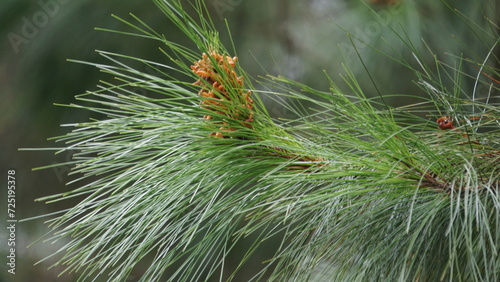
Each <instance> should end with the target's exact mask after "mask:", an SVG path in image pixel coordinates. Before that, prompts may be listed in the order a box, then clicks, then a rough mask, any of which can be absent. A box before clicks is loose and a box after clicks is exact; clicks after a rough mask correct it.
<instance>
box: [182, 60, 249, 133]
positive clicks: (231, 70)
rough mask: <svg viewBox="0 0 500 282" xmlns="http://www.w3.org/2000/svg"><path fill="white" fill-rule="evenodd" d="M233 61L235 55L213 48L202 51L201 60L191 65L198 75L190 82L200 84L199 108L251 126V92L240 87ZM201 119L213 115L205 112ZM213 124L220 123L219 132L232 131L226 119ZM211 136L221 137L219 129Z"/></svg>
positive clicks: (240, 77) (234, 61)
mask: <svg viewBox="0 0 500 282" xmlns="http://www.w3.org/2000/svg"><path fill="white" fill-rule="evenodd" d="M237 60H238V58H237V57H233V58H231V57H229V56H223V55H221V54H218V53H217V52H215V51H212V52H210V55H207V54H206V53H203V55H202V59H201V60H199V61H197V62H195V63H194V65H192V66H191V69H192V70H193V72H194V73H195V74H197V75H198V76H199V77H200V79H198V80H197V81H196V82H195V83H194V84H195V85H200V86H201V89H200V91H199V93H198V94H199V95H200V96H201V97H202V101H201V105H202V107H204V108H206V109H209V110H211V111H213V112H214V113H216V114H217V115H225V116H227V117H228V118H229V119H232V120H239V121H241V122H242V124H243V125H245V126H246V127H248V128H253V127H252V125H250V123H251V122H252V121H253V113H252V111H251V110H252V108H253V100H252V98H250V95H251V94H252V92H251V91H246V90H245V89H244V83H243V77H242V76H238V75H237V74H236V72H235V67H236V61H237ZM203 118H204V119H207V120H211V119H214V116H210V115H205V116H204V117H203ZM217 124H223V126H221V127H220V128H219V130H220V131H235V129H234V128H233V127H231V126H229V121H228V119H224V118H223V119H222V121H221V122H217ZM212 135H215V136H217V137H223V134H222V133H221V132H213V133H212Z"/></svg>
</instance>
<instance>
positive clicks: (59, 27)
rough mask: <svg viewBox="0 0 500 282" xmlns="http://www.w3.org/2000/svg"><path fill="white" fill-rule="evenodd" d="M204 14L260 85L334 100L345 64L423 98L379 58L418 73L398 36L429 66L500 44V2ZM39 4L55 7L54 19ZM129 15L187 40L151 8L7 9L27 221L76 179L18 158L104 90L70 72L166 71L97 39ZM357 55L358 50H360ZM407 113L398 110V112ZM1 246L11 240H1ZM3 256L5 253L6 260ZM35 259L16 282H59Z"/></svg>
mask: <svg viewBox="0 0 500 282" xmlns="http://www.w3.org/2000/svg"><path fill="white" fill-rule="evenodd" d="M207 2H208V7H209V8H210V9H211V12H212V14H213V18H214V21H215V24H216V25H217V26H219V27H220V28H221V29H225V23H224V18H227V20H228V26H229V28H230V30H231V33H232V35H233V40H234V42H235V44H236V46H235V49H236V51H237V52H238V54H237V55H238V56H239V58H240V63H241V65H242V67H243V68H244V69H245V70H246V71H247V72H248V73H249V74H250V75H252V76H254V77H255V78H256V79H258V78H257V76H258V75H259V74H264V73H267V72H268V73H270V74H274V75H277V74H281V75H284V76H287V77H290V78H292V79H296V80H298V81H300V82H303V83H305V84H307V85H309V86H311V87H314V88H318V89H326V88H327V87H328V80H327V79H325V78H324V75H323V70H324V71H326V72H327V73H329V74H330V75H332V76H335V74H337V73H339V72H342V68H341V62H342V61H343V60H346V61H347V62H348V63H349V67H350V68H351V69H352V70H353V72H354V73H355V74H356V75H357V76H358V78H359V80H360V81H361V84H362V87H364V88H365V92H366V93H367V94H368V95H373V96H375V95H377V91H380V92H383V93H386V94H387V93H412V94H418V93H420V92H421V90H420V88H419V86H418V85H416V84H415V83H413V81H412V80H413V78H412V76H413V72H411V71H410V70H407V69H405V68H403V67H401V66H398V64H394V63H393V62H392V61H391V60H390V59H388V58H387V57H385V56H381V55H380V52H383V53H388V54H390V55H394V54H396V53H400V54H403V55H404V57H402V58H398V59H401V60H407V61H408V62H411V64H413V65H414V66H415V67H418V65H417V63H416V61H414V60H412V56H413V55H412V54H410V53H405V52H404V50H409V48H406V47H407V46H405V45H404V44H403V43H402V41H401V39H400V38H397V37H395V36H394V35H393V32H392V31H391V30H390V29H395V30H398V31H401V30H405V31H406V32H407V35H408V38H406V39H410V40H411V42H412V43H413V44H415V45H416V47H417V48H416V49H418V50H420V51H421V55H422V57H423V58H427V59H428V61H427V63H428V62H431V61H433V60H434V57H435V56H436V57H439V58H440V59H441V60H443V61H445V62H449V64H450V65H454V64H456V62H457V60H456V58H455V57H453V55H451V54H454V55H461V56H462V57H463V58H469V57H473V56H474V54H477V55H478V56H479V57H480V58H484V56H485V55H486V53H487V51H488V48H489V46H491V45H492V42H494V41H495V40H497V39H498V38H492V37H489V36H487V35H486V34H488V33H493V34H498V23H499V20H498V15H499V13H498V12H499V6H500V5H499V4H498V2H499V1H497V0H488V1H479V0H474V1H458V0H450V1H447V2H448V4H449V6H451V7H453V8H454V9H456V11H458V13H460V14H461V15H462V17H456V16H455V14H454V11H453V9H450V7H448V6H447V5H445V4H444V3H443V2H441V1H435V0H421V1H417V0H401V1H400V3H399V5H396V6H393V5H392V4H384V2H383V1H379V3H372V2H370V1H352V0H345V1H341V0H336V1H335V0H330V1H328V0H311V1H307V2H300V1H296V2H294V1H287V0H274V1H236V0H232V1H229V0H227V1H217V0H207ZM39 3H45V4H46V5H47V3H51V4H53V5H52V6H51V7H52V9H53V10H51V11H52V12H50V13H52V15H49V12H47V10H45V9H44V7H42V6H41V5H40V4H39ZM46 8H47V7H46ZM129 12H133V13H134V14H135V15H137V16H138V17H140V18H141V19H144V20H145V21H146V22H147V23H148V24H150V25H151V26H152V27H153V28H154V29H155V30H158V31H160V32H162V33H164V34H168V36H169V37H170V38H175V37H179V38H182V36H181V35H180V34H177V30H176V29H174V28H172V25H171V24H170V23H169V22H168V21H167V19H166V18H165V17H164V16H163V15H162V14H161V13H160V12H159V11H158V9H157V8H156V6H155V5H153V3H151V2H149V1H118V0H106V1H100V2H98V3H97V2H95V1H55V0H53V1H52V0H42V1H40V2H38V1H27V0H3V1H2V3H1V4H0V16H1V19H2V20H1V23H2V24H1V25H0V31H1V32H0V34H1V35H2V38H3V40H2V42H1V45H0V54H1V55H0V58H1V60H0V95H1V98H2V103H0V112H1V113H2V115H1V116H0V117H1V118H0V147H1V148H2V153H1V155H0V167H1V168H2V170H1V171H6V169H8V168H15V169H17V170H18V175H19V178H20V181H21V182H20V189H19V190H18V192H19V194H18V203H19V208H18V212H19V217H20V218H24V217H30V216H35V215H39V214H43V213H46V212H50V211H53V210H60V209H61V206H57V205H54V206H45V205H44V204H40V203H37V204H33V200H34V199H35V198H38V197H40V196H44V195H48V194H53V193H56V192H60V191H64V190H65V189H67V188H66V187H64V182H65V181H67V180H68V177H67V176H66V175H64V173H66V172H68V171H69V170H68V171H64V170H59V171H56V170H52V169H49V170H44V171H36V172H31V169H32V168H34V167H38V166H43V165H46V164H48V163H49V164H50V163H54V162H64V161H66V160H68V158H69V156H68V155H60V156H53V155H52V153H49V152H46V151H43V152H18V148H23V147H32V148H36V147H51V146H53V145H54V144H53V142H51V141H47V138H49V137H52V136H56V135H60V134H62V133H64V132H66V129H64V128H60V126H59V125H60V124H64V123H69V122H71V123H73V122H78V121H84V120H87V119H88V113H86V112H80V111H74V110H70V109H66V108H62V107H56V106H53V103H59V104H68V103H71V102H72V101H73V100H74V98H73V97H74V95H76V94H80V93H84V92H85V91H86V90H89V89H95V85H96V84H97V83H96V82H97V81H98V80H99V79H101V78H102V74H101V73H99V72H98V71H96V70H95V68H93V67H90V66H84V65H80V64H74V63H68V62H67V59H78V60H82V61H91V62H97V63H99V62H100V61H101V60H102V58H100V57H99V56H98V55H97V54H96V53H95V52H94V50H95V49H99V50H106V51H112V52H116V53H121V54H131V55H133V56H136V57H141V58H144V59H151V60H156V61H159V62H163V61H164V60H165V59H166V58H165V57H164V56H162V55H161V54H160V53H159V52H157V47H158V46H157V45H156V44H155V42H152V41H147V40H144V41H142V40H140V39H138V38H130V37H128V36H122V35H117V34H110V33H108V32H102V31H96V30H94V28H95V27H102V28H110V29H119V30H120V29H123V24H122V23H120V22H119V21H117V20H116V19H114V18H112V17H111V16H110V15H111V14H117V15H119V16H127V15H128V13H129ZM42 14H45V15H46V16H45V17H46V19H47V20H44V18H43V17H44V16H43V15H42ZM34 21H37V22H39V23H43V24H40V26H39V27H36V26H35V27H36V31H33V32H32V34H31V36H30V37H31V38H26V41H25V42H24V43H22V44H20V45H19V46H18V47H19V50H18V52H16V51H15V49H16V47H14V46H13V44H12V42H11V39H10V38H11V37H9V34H12V33H15V34H17V35H19V36H23V29H25V28H26V27H25V25H26V22H31V23H33V22H34ZM491 31H493V32H491ZM348 33H349V34H350V35H351V36H350V37H349V36H348ZM472 34H475V35H479V36H480V37H481V38H483V39H484V41H471V40H469V38H472V37H473V36H471V35H472ZM482 34H484V36H481V35H482ZM420 39H423V40H424V42H425V44H424V43H422V41H421V40H420ZM225 40H226V42H224V43H228V42H229V40H228V38H226V39H225ZM178 42H182V39H179V40H178ZM367 44H368V45H370V46H371V47H367V46H366V45H367ZM353 45H354V46H356V48H357V49H353V48H352V47H353ZM228 46H229V45H228ZM496 49H497V50H496V52H495V54H494V56H495V55H497V54H498V47H497V48H496ZM356 50H357V52H359V56H360V57H361V58H362V60H363V63H362V62H361V60H360V59H359V57H358V53H357V52H356ZM429 50H432V52H430V51H429ZM235 55H236V54H235ZM474 59H476V60H477V59H478V58H477V57H476V58H474ZM455 67H460V66H455ZM496 67H498V66H496ZM463 71H464V72H466V73H468V74H470V75H471V76H474V75H476V74H477V72H478V69H477V66H475V65H473V64H469V65H464V66H463ZM368 73H369V74H370V75H368ZM372 79H373V82H372ZM473 82H474V80H473V79H471V80H470V81H469V83H465V84H464V85H463V88H464V91H465V92H467V91H469V90H470V89H471V88H472V87H473V86H474V85H473ZM374 84H375V85H376V86H377V87H374ZM265 102H266V103H269V104H270V107H269V108H270V109H271V110H270V112H271V114H273V115H279V116H286V115H287V113H286V112H285V111H286V110H285V109H283V108H282V107H280V106H279V105H278V104H273V102H272V101H265ZM407 102H408V101H403V100H400V101H397V100H394V101H391V103H394V104H397V103H407ZM4 204H5V203H2V204H1V206H3V205H4ZM70 204H71V203H70V202H68V203H65V205H70ZM4 216H5V215H4V214H1V215H0V218H2V220H3V217H4ZM1 232H4V231H1ZM44 232H45V226H41V221H37V222H30V223H25V224H23V225H22V228H20V229H19V230H18V237H19V240H20V244H22V245H24V246H25V245H27V244H29V243H31V242H33V241H34V240H35V239H36V238H38V237H39V236H40V234H41V233H44ZM0 235H2V236H4V234H3V233H0ZM3 248H4V246H3V245H2V249H0V250H2V251H3ZM34 248H36V249H34ZM34 248H30V249H28V250H27V251H25V252H24V251H22V252H21V251H19V252H20V253H19V256H20V258H21V259H22V260H21V261H20V266H21V265H22V267H23V268H25V269H28V268H29V269H30V270H31V269H33V271H29V272H25V273H26V274H24V275H27V276H22V275H18V276H16V279H19V281H28V280H33V279H34V278H33V277H31V276H29V275H31V274H32V275H35V276H34V277H37V278H40V277H44V278H46V279H44V280H46V281H50V280H52V279H54V278H52V277H51V276H50V275H53V274H52V272H46V271H45V267H46V265H44V264H42V265H41V266H39V267H38V268H32V267H31V265H32V264H33V263H34V262H35V261H36V260H39V259H40V258H42V257H45V256H46V255H47V253H51V252H53V251H54V249H47V250H45V249H43V248H47V246H45V244H44V246H43V247H42V246H41V244H38V245H36V246H35V247H34ZM19 250H21V249H20V248H19ZM43 252H47V253H43ZM35 270H36V271H35ZM37 271H39V272H38V273H37ZM2 275H4V273H2ZM42 275H45V276H42Z"/></svg>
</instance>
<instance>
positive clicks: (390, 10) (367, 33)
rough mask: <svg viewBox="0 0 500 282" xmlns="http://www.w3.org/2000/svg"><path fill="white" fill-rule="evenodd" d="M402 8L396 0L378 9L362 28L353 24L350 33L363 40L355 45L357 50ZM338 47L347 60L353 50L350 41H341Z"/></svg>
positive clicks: (364, 45) (378, 32)
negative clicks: (374, 17) (372, 18)
mask: <svg viewBox="0 0 500 282" xmlns="http://www.w3.org/2000/svg"><path fill="white" fill-rule="evenodd" d="M402 10H403V4H401V3H399V2H398V1H396V2H394V3H391V4H389V5H388V7H387V9H383V10H381V11H378V12H377V17H376V20H372V21H369V22H367V23H366V24H365V25H364V27H363V28H361V27H359V26H355V27H354V28H353V29H352V32H351V35H352V36H353V38H354V39H356V40H358V41H361V42H363V44H362V45H359V46H356V48H357V49H358V50H359V49H363V48H366V47H367V46H368V45H369V44H370V42H371V41H372V39H373V38H375V37H377V36H379V35H380V33H381V32H382V29H383V28H385V27H387V26H388V25H389V24H390V23H391V22H392V21H393V20H394V17H395V16H396V15H398V14H400V13H401V12H402ZM339 48H340V49H341V50H342V51H343V52H344V54H345V55H346V59H348V60H349V59H350V58H351V56H352V55H353V54H354V52H355V49H354V48H353V46H352V44H351V43H347V42H342V43H340V44H339Z"/></svg>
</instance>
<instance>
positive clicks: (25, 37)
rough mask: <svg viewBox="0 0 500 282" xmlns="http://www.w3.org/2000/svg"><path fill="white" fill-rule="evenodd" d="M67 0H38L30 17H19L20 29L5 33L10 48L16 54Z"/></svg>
mask: <svg viewBox="0 0 500 282" xmlns="http://www.w3.org/2000/svg"><path fill="white" fill-rule="evenodd" d="M68 2H69V0H40V1H38V2H37V4H38V7H39V8H40V9H38V10H37V11H36V12H34V13H33V15H31V16H30V17H22V18H21V23H22V25H21V30H20V31H19V32H18V33H16V32H10V33H9V34H7V38H8V39H9V42H10V45H11V46H12V49H13V50H14V52H15V53H16V54H17V53H18V52H19V50H20V48H21V45H22V44H27V43H28V42H29V41H30V40H31V39H33V38H35V37H36V36H37V34H38V32H39V31H40V29H42V28H43V27H45V26H46V25H47V24H48V23H49V21H50V19H51V18H54V17H55V16H56V15H57V14H58V13H59V10H60V8H61V5H64V4H66V3H68Z"/></svg>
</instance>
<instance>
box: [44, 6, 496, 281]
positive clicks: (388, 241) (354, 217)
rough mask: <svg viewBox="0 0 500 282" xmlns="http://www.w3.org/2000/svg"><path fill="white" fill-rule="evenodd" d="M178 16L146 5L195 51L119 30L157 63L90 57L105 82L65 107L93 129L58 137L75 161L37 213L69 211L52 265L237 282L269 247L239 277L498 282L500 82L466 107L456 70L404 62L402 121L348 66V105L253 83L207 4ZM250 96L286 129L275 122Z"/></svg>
mask: <svg viewBox="0 0 500 282" xmlns="http://www.w3.org/2000/svg"><path fill="white" fill-rule="evenodd" d="M182 2H183V1H180V0H171V1H168V0H156V1H155V3H156V4H157V5H158V7H159V8H160V9H161V10H162V11H163V12H164V13H165V14H166V15H167V16H168V18H169V19H170V20H171V21H172V22H173V23H175V24H176V25H177V26H178V27H179V28H180V29H181V30H182V31H183V32H184V33H185V34H186V36H187V37H188V38H190V39H191V40H192V41H193V42H194V43H195V44H196V46H197V48H198V50H191V49H189V48H187V47H184V46H181V45H179V44H177V43H176V42H174V41H170V40H167V39H166V37H165V36H164V35H162V34H160V33H158V32H156V31H154V30H153V29H151V28H150V27H149V26H148V25H147V24H146V23H144V22H143V21H141V20H140V19H138V18H136V17H134V16H132V17H133V20H134V22H131V21H126V20H124V19H119V20H121V21H122V22H124V23H125V24H127V25H128V26H130V27H132V28H133V29H134V30H135V31H134V32H128V33H127V34H132V35H137V36H139V37H142V38H144V37H146V38H151V39H153V40H157V41H158V42H160V43H162V44H163V45H162V46H164V47H166V48H165V50H163V49H162V50H161V51H162V52H163V53H164V54H165V56H166V57H167V58H168V59H169V64H162V63H159V62H152V61H147V60H143V59H140V58H135V57H130V56H125V55H120V54H113V53H109V52H104V51H100V52H99V53H100V54H101V55H102V56H103V57H105V58H107V59H109V61H110V62H111V63H110V64H109V65H104V64H95V66H96V67H97V68H99V69H100V70H101V71H103V72H105V73H108V74H111V75H113V76H114V77H115V78H116V79H115V80H114V81H112V82H104V81H103V82H102V85H101V86H100V89H99V90H97V91H90V92H88V93H86V94H83V95H80V96H77V99H78V100H79V101H80V102H81V104H80V105H69V106H70V107H75V108H78V109H83V110H90V111H95V112H98V113H100V114H102V115H103V118H101V119H99V120H91V121H89V122H82V123H78V124H74V125H73V126H74V129H73V131H72V132H70V133H68V134H67V135H65V136H61V137H58V138H57V141H58V142H65V145H64V146H63V147H62V148H61V149H60V150H61V151H64V150H75V151H77V152H78V153H76V154H75V155H74V160H73V161H72V163H71V164H72V165H73V166H74V168H73V172H72V174H74V175H79V177H77V178H76V180H75V182H76V183H81V186H80V187H79V188H76V189H74V190H72V191H69V192H65V193H62V194H59V195H54V196H50V197H46V198H44V199H41V200H43V201H49V202H53V201H61V200H64V199H67V198H72V197H79V198H81V201H80V202H79V203H78V204H77V205H75V206H74V207H73V208H71V209H69V210H67V211H65V213H63V214H62V215H60V216H58V217H56V218H55V219H53V220H51V227H53V228H54V235H53V237H51V238H50V239H49V240H51V241H58V240H62V241H63V242H66V243H65V245H64V247H63V248H62V249H61V253H62V256H61V258H60V260H59V261H58V262H57V265H65V266H66V268H65V269H66V272H77V273H79V274H81V275H82V279H84V278H85V277H100V276H104V277H106V278H107V279H111V280H116V281H120V280H121V281H123V280H125V279H126V278H127V277H129V276H130V275H131V273H135V272H134V271H135V270H136V268H137V266H138V265H144V263H145V264H146V265H147V267H146V269H145V270H144V271H143V273H141V278H140V280H141V281H158V280H168V281H201V280H203V281H205V280H208V279H214V280H223V281H226V280H235V281H237V280H238V279H241V277H240V276H239V275H240V274H239V273H240V272H241V270H242V269H246V268H248V267H249V266H248V265H249V264H248V261H250V260H252V258H253V257H255V256H256V254H258V253H261V252H263V251H267V255H268V257H267V258H265V259H264V260H265V261H263V262H262V264H261V268H259V269H255V270H254V273H253V275H254V276H253V277H252V279H253V280H266V281H292V280H293V281H309V280H317V281H320V280H321V279H327V280H328V281H371V280H374V281H440V280H444V281H495V280H498V279H500V272H499V269H500V255H499V253H498V252H499V247H500V226H499V222H500V195H499V193H500V166H499V165H498V164H499V161H500V108H499V106H498V104H496V103H495V101H497V100H498V98H499V97H498V96H497V95H498V90H499V85H498V83H497V82H496V81H492V80H491V79H490V77H495V76H496V77H498V74H499V73H500V72H499V70H497V69H495V68H494V67H492V65H491V64H490V63H489V62H487V61H484V62H479V63H478V64H479V66H480V68H481V69H480V72H479V74H481V73H483V72H484V73H488V76H484V75H478V76H477V77H476V83H477V84H478V85H482V86H484V87H482V88H481V89H483V90H482V91H483V92H482V93H479V87H478V88H477V89H478V92H477V93H473V94H472V95H470V94H468V93H462V92H461V91H460V83H459V82H458V80H460V79H461V78H460V77H461V75H462V73H461V71H460V69H456V68H451V67H450V66H448V65H446V64H441V63H440V61H439V60H436V61H435V65H434V66H426V65H425V64H423V63H422V61H421V60H420V55H421V54H419V53H418V52H417V50H412V51H413V57H414V59H415V61H416V62H417V64H418V65H420V66H421V69H414V71H415V74H416V77H417V78H416V80H417V83H418V85H420V86H421V87H422V89H424V91H426V92H427V93H428V96H427V97H416V96H411V98H412V99H413V101H415V100H418V102H416V103H414V104H411V105H405V106H401V107H393V106H390V105H388V104H387V103H385V100H384V98H386V97H387V96H384V95H380V96H378V97H367V96H366V95H365V93H364V91H363V89H361V88H360V87H359V85H358V83H357V81H356V78H355V77H354V75H353V74H352V72H351V71H350V69H349V68H348V67H345V69H344V70H343V72H344V75H342V79H343V81H344V83H345V85H347V86H348V88H349V89H350V91H349V92H347V93H346V91H343V90H341V88H340V87H339V86H338V84H337V83H335V82H334V80H333V79H331V78H330V77H329V76H327V75H326V76H325V79H327V80H328V81H329V82H330V88H329V89H327V90H317V89H313V88H311V87H309V86H307V85H304V84H302V83H300V82H297V81H294V80H291V79H287V78H285V77H281V76H271V75H265V76H262V77H260V78H258V79H256V80H254V79H252V78H251V77H250V76H249V75H248V74H247V73H245V71H244V70H243V69H242V67H241V66H240V65H239V63H238V60H237V58H236V57H233V56H231V55H230V54H231V53H232V54H234V50H233V51H232V52H228V51H227V50H226V49H225V48H223V47H221V46H223V45H222V43H221V42H220V39H219V36H218V32H217V30H215V27H214V25H213V23H212V22H211V20H210V17H209V16H208V15H207V9H206V7H205V5H204V2H203V1H195V2H193V3H191V5H192V6H191V8H194V10H195V11H196V12H197V13H198V16H199V17H197V18H193V17H192V15H191V14H189V13H187V12H186V11H185V5H187V4H186V3H184V4H183V3H182ZM183 5H184V6H183ZM497 42H498V41H497ZM495 45H496V44H495ZM214 46H216V47H214ZM164 47H162V48H164ZM494 48H495V46H492V48H491V50H490V53H492V52H493V51H494ZM483 55H484V56H489V55H490V54H483ZM492 57H494V56H492ZM495 59H498V58H496V57H495ZM127 62H128V63H127ZM496 62H498V61H496ZM129 63H141V64H143V65H144V66H146V67H148V68H150V69H153V70H154V72H143V71H140V70H138V69H137V68H132V67H130V66H129ZM433 68H436V69H437V70H438V74H436V72H435V70H434V69H433ZM433 70H434V71H433ZM172 72H174V73H176V74H179V73H180V74H181V75H183V76H184V77H185V78H186V79H185V80H180V79H179V78H178V77H179V76H178V75H176V76H173V75H171V73H172ZM151 73H154V75H153V74H151ZM443 77H446V78H450V79H451V80H453V81H455V82H456V83H455V84H454V87H456V88H453V89H446V88H445V87H443V84H442V83H441V82H442V79H443ZM254 84H258V86H254ZM137 87H140V88H141V89H144V90H146V92H148V93H149V95H139V94H137V93H136V92H134V91H133V89H134V88H137ZM261 97H267V98H268V99H275V100H277V101H281V102H282V106H283V108H286V109H287V111H289V112H291V113H293V114H295V116H297V117H298V118H296V119H292V120H285V119H282V118H280V117H272V116H271V115H270V114H269V113H268V111H267V110H266V105H265V104H264V103H263V102H262V99H261ZM408 97H410V96H408ZM249 238H250V239H249ZM249 240H250V243H248V242H249ZM241 242H247V243H248V244H247V245H246V246H242V245H241ZM267 242H274V243H275V244H274V245H273V246H272V247H269V245H266V244H267ZM266 246H267V247H266ZM269 252H271V253H269ZM141 263H143V264H141ZM247 272H248V271H247ZM247 279H248V277H247Z"/></svg>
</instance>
